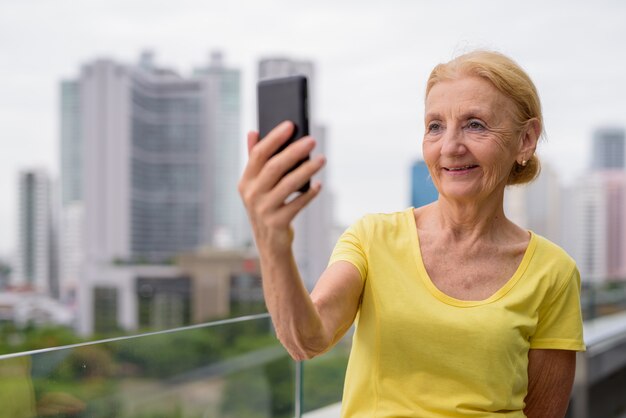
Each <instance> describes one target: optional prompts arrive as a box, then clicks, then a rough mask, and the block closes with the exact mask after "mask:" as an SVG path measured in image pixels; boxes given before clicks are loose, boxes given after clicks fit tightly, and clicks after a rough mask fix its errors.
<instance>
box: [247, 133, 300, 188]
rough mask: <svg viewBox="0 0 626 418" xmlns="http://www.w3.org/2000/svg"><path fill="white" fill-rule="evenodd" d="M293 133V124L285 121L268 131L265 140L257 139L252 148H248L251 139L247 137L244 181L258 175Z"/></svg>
mask: <svg viewBox="0 0 626 418" xmlns="http://www.w3.org/2000/svg"><path fill="white" fill-rule="evenodd" d="M292 133H293V123H291V122H289V121H286V122H283V123H281V124H279V125H278V126H276V127H275V128H274V129H272V130H271V131H270V133H269V134H267V135H266V136H265V138H258V134H257V139H256V143H254V144H253V146H252V147H251V146H250V142H251V138H250V135H249V136H248V152H249V154H248V164H246V168H245V169H244V172H243V178H244V179H251V178H254V177H256V176H257V175H258V173H259V172H260V171H261V169H262V168H263V166H264V165H265V163H266V162H267V161H268V160H269V159H270V158H271V157H272V155H274V153H275V152H276V151H278V149H279V148H280V146H281V145H283V144H284V143H285V142H286V141H287V140H288V139H289V138H290V137H291V134H292Z"/></svg>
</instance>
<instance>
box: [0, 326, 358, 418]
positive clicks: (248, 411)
mask: <svg viewBox="0 0 626 418" xmlns="http://www.w3.org/2000/svg"><path fill="white" fill-rule="evenodd" d="M347 357H348V348H347V347H346V346H345V344H340V345H338V346H337V347H336V348H335V349H334V350H332V351H331V352H329V353H327V354H325V355H324V356H321V357H320V358H317V359H314V360H312V361H309V362H306V365H303V364H302V363H295V362H294V361H292V360H291V358H290V357H289V356H288V355H287V353H286V351H285V350H284V349H283V348H282V346H281V345H280V343H279V342H278V341H277V340H276V338H275V336H274V333H273V329H272V326H271V321H270V319H269V316H268V315H267V314H260V315H253V316H246V317H240V318H235V319H229V320H224V321H217V322H212V323H208V324H202V325H196V326H189V327H184V328H178V329H173V330H168V331H163V332H154V333H148V334H142V335H137V336H131V337H121V338H113V339H108V340H102V341H94V342H90V343H84V344H76V345H71V346H65V347H55V348H51V349H43V350H36V351H30V352H23V353H14V354H9V355H4V356H0V418H4V417H7V418H8V417H11V418H21V417H36V416H38V417H70V416H71V417H90V418H109V417H111V418H112V417H116V418H161V417H162V418H165V417H167V418H217V417H220V418H222V417H224V418H241V417H246V418H266V417H267V418H270V417H271V418H282V417H284V418H292V417H300V416H302V414H303V413H305V412H307V411H313V410H320V409H321V408H323V407H325V406H328V405H332V404H336V403H337V402H339V400H340V398H341V392H342V385H343V373H344V370H345V367H346V361H347Z"/></svg>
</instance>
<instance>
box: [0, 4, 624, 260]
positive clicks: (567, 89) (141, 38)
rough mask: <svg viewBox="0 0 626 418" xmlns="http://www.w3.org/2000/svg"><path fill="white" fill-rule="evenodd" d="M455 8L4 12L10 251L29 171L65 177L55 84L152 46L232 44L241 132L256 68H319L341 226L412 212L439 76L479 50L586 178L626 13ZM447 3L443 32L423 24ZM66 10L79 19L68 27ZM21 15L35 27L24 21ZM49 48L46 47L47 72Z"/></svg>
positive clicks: (3, 248)
mask: <svg viewBox="0 0 626 418" xmlns="http://www.w3.org/2000/svg"><path fill="white" fill-rule="evenodd" d="M444 3H445V2H444ZM450 5H452V3H451V2H450V4H440V3H437V4H435V3H432V4H430V3H420V4H413V3H412V2H396V3H394V4H393V6H387V7H384V8H381V7H378V6H377V5H376V4H375V3H368V2H365V3H353V2H346V3H345V4H341V5H332V6H331V4H330V3H329V2H320V3H317V4H315V5H313V4H308V5H306V6H305V7H300V8H298V7H295V6H293V5H291V4H289V3H286V2H283V1H275V2H267V3H264V4H263V5H257V4H254V3H252V2H243V1H239V2H232V3H229V4H228V5H226V4H224V5H222V7H211V6H209V5H192V4H191V3H188V2H182V3H180V4H177V5H176V6H175V7H173V6H172V8H170V9H168V8H166V7H161V8H158V7H156V8H155V7H153V6H151V5H148V4H142V3H141V2H137V3H133V5H127V4H124V3H123V2H113V3H111V2H109V3H107V4H106V5H105V3H94V4H93V5H90V6H86V5H85V6H83V5H75V4H70V2H67V1H59V2H55V4H54V5H46V4H37V7H38V13H37V14H34V13H32V7H33V3H32V2H22V3H19V4H4V5H3V6H1V8H2V10H3V12H2V13H0V35H1V36H0V45H1V46H2V47H3V51H5V52H4V56H5V58H4V59H3V61H2V63H0V73H2V74H3V75H4V77H2V78H0V79H1V81H0V91H2V92H3V94H2V95H1V97H0V115H1V116H0V129H2V130H3V133H4V134H5V137H6V138H8V140H9V142H8V143H9V146H8V147H7V149H5V150H4V151H3V153H2V155H1V156H0V167H1V168H0V190H2V191H3V193H2V194H1V196H2V197H1V198H0V230H2V231H4V232H5V233H3V234H1V236H0V255H4V254H5V253H6V252H7V251H10V250H14V244H15V236H16V223H17V204H16V196H17V192H16V186H15V185H16V183H17V182H16V179H17V173H18V172H19V170H23V169H30V168H32V167H41V166H43V167H45V168H46V169H48V170H49V171H50V172H51V173H52V174H53V175H54V176H55V178H57V177H58V173H59V167H58V160H59V158H58V153H59V149H58V146H59V142H60V140H59V136H60V134H59V120H58V119H59V114H58V106H57V103H58V101H59V96H60V95H59V91H58V85H59V82H60V81H61V80H62V79H66V78H70V77H74V76H76V71H75V68H76V67H77V66H78V65H79V64H82V63H84V62H87V61H90V60H93V59H94V58H96V57H110V58H113V59H118V60H121V61H124V62H129V63H133V62H135V61H136V57H137V56H138V54H139V52H140V51H141V50H142V49H144V48H146V47H149V48H151V49H153V50H154V51H155V52H156V56H157V62H158V63H159V64H163V65H164V66H167V67H170V66H171V67H174V68H175V69H177V70H179V71H180V72H181V73H182V74H188V73H189V72H190V69H191V68H193V67H194V66H197V65H199V64H201V62H202V60H201V59H199V57H201V56H202V54H208V53H209V52H210V51H211V50H213V49H215V48H218V49H221V50H222V51H223V52H224V53H225V54H226V55H227V57H228V61H229V63H230V64H231V65H232V66H233V67H238V68H241V69H242V74H243V84H242V96H241V99H242V108H243V112H244V116H243V124H242V125H243V126H242V130H243V132H245V131H246V130H248V129H251V128H252V129H253V128H254V126H255V115H254V100H255V99H254V78H255V75H256V74H255V71H254V68H255V65H256V61H257V60H258V59H259V58H261V57H264V56H288V57H292V58H295V59H299V58H304V59H310V60H313V61H314V62H315V64H316V67H317V68H318V71H319V76H318V80H317V84H318V96H319V98H320V99H319V101H318V104H317V109H318V113H319V120H320V122H322V123H324V124H325V125H326V126H327V127H328V131H327V132H328V133H327V137H328V140H327V141H328V149H329V150H328V168H327V170H328V174H329V176H328V177H329V183H328V184H326V185H325V186H326V187H327V188H328V189H332V190H333V192H334V194H335V196H336V206H337V208H338V211H337V212H336V215H335V218H336V220H337V221H338V222H339V223H341V224H347V223H351V222H352V221H354V220H355V219H356V218H358V217H359V216H360V215H362V214H363V213H365V212H371V211H392V210H400V209H402V208H404V207H406V206H408V205H409V199H410V183H409V181H410V180H409V179H410V176H409V173H410V165H411V163H412V162H413V161H414V160H415V159H416V158H418V157H419V156H420V155H421V150H420V148H421V147H420V137H421V131H422V128H421V112H422V111H423V105H422V95H423V87H424V84H425V81H426V77H427V74H428V71H429V70H430V68H432V67H433V66H434V65H435V64H436V63H437V62H440V61H445V60H448V59H449V58H451V57H452V56H454V55H456V54H458V53H460V52H463V51H465V50H469V49H473V48H475V47H485V48H490V49H496V50H500V51H502V52H504V53H506V54H509V55H510V56H512V57H513V58H514V59H516V60H517V61H518V62H519V63H520V64H521V65H522V66H523V67H524V68H526V69H527V70H528V72H529V73H530V75H531V77H532V78H533V79H534V81H535V82H536V84H537V86H538V89H539V93H540V95H541V97H542V101H543V106H544V112H545V120H546V130H547V134H548V141H544V143H543V144H541V145H540V151H539V152H540V155H542V156H543V158H544V161H547V162H549V163H551V164H552V165H553V166H554V167H555V168H556V171H557V173H558V175H559V177H560V178H561V179H562V180H565V181H566V182H568V181H570V182H571V181H572V180H573V179H574V178H576V176H577V175H579V174H582V172H583V171H584V170H585V169H586V168H587V167H589V165H590V163H591V161H590V159H589V150H590V148H591V138H592V131H593V129H594V128H595V127H598V126H606V125H608V126H617V127H622V128H623V127H624V126H626V82H625V81H623V80H621V78H622V74H624V73H626V53H625V52H624V51H623V48H621V46H620V45H619V43H620V40H621V39H624V37H626V28H624V25H623V24H621V22H622V21H623V18H624V17H626V5H622V4H620V3H617V2H611V1H601V2H597V3H596V4H594V6H593V7H589V6H587V5H585V4H583V3H579V2H574V3H571V2H557V3H552V4H549V5H545V4H541V3H540V2H537V1H532V2H530V3H528V4H526V5H525V8H524V9H512V8H511V6H505V5H501V4H500V3H498V2H494V1H478V2H472V4H471V5H470V4H464V3H461V4H457V3H454V7H453V8H450V7H449V6H450ZM446 6H448V7H446ZM448 9H451V11H448ZM272 10H280V11H276V12H271V13H270V12H269V11H272ZM442 10H446V12H445V16H446V19H443V20H445V23H442V22H441V20H442V19H429V18H427V17H432V16H437V15H438V14H439V13H442V12H441V11H442ZM68 13H71V14H72V16H78V18H77V19H69V20H68V19H66V18H64V16H67V15H68ZM304 17H306V19H304ZM26 19H28V21H29V22H31V24H29V25H24V24H23V23H24V22H25V21H26ZM61 20H62V21H63V22H64V24H63V25H58V22H59V21H61ZM264 23H265V24H264ZM557 27H558V28H559V30H558V31H555V30H554V28H557ZM581 28H585V30H581ZM286 34H289V36H285V35H286ZM76 35H81V36H76ZM70 39H72V41H70ZM181 45H183V46H184V48H181ZM39 50H46V53H47V54H46V59H45V63H44V65H42V58H41V54H38V53H37V51H39ZM181 70H182V71H181ZM242 136H244V135H242ZM381 138H384V139H383V140H381ZM244 141H245V138H243V137H242V144H243V143H244ZM242 148H244V147H242ZM357 150H358V151H357ZM242 159H244V155H242ZM379 173H386V175H385V176H384V177H383V176H380V175H379Z"/></svg>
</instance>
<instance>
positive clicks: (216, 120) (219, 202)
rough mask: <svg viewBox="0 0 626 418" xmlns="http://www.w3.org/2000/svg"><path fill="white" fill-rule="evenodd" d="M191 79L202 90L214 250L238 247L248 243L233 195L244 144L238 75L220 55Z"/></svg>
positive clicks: (245, 223) (214, 55) (243, 219)
mask: <svg viewBox="0 0 626 418" xmlns="http://www.w3.org/2000/svg"><path fill="white" fill-rule="evenodd" d="M194 75H195V76H196V77H198V78H200V79H201V80H202V82H203V85H204V90H205V92H206V93H205V109H206V113H205V115H206V120H207V121H210V122H209V123H207V124H206V125H205V129H206V136H207V141H208V144H209V149H208V154H209V155H210V156H213V157H212V160H211V164H210V165H209V166H207V169H208V170H211V171H210V173H209V175H208V181H209V182H210V184H209V189H210V190H211V191H212V192H211V195H210V198H209V199H208V200H207V205H210V206H211V209H210V211H211V213H212V214H213V216H212V217H211V221H210V222H211V225H210V229H211V230H212V231H213V232H212V237H210V238H211V239H210V242H211V243H212V244H213V246H215V247H221V248H225V247H226V248H228V247H241V246H242V245H243V244H244V243H246V242H247V241H249V240H250V238H251V232H250V229H249V226H248V221H247V219H246V214H245V211H244V207H243V203H242V201H241V198H240V197H239V194H238V192H237V182H238V180H239V176H240V174H241V173H240V164H239V163H238V161H239V153H240V145H241V144H244V143H245V138H244V137H243V136H242V134H241V129H240V119H241V118H240V115H241V91H240V80H241V74H240V71H239V70H238V69H233V68H228V67H226V66H225V64H224V57H223V55H222V53H221V52H213V53H212V54H211V58H210V62H209V65H208V66H206V67H203V68H197V69H196V70H195V71H194Z"/></svg>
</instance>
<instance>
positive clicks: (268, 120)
mask: <svg viewBox="0 0 626 418" xmlns="http://www.w3.org/2000/svg"><path fill="white" fill-rule="evenodd" d="M307 92H308V88H307V79H306V77H304V76H291V77H282V78H274V79H268V80H263V81H260V82H259V83H258V85H257V101H258V117H259V137H260V138H261V139H263V138H265V136H267V134H269V133H270V131H271V130H272V129H274V128H275V127H276V126H277V125H279V124H280V123H282V122H284V121H286V120H289V121H291V122H292V123H293V124H294V131H293V134H292V135H291V137H290V138H289V140H288V141H287V142H286V143H285V144H284V145H283V146H281V147H280V149H278V151H276V153H279V152H281V151H283V150H284V149H285V148H286V147H287V146H288V145H289V144H291V143H292V142H294V141H296V140H298V139H300V138H302V137H305V136H307V135H309V112H308V94H307ZM308 159H309V157H308V156H307V158H305V159H303V160H302V161H300V162H298V163H297V164H296V165H295V166H294V167H293V168H292V169H291V170H294V169H295V168H297V167H298V166H299V165H300V164H302V163H303V162H305V161H306V160H308ZM291 170H290V171H291ZM309 187H310V183H309V182H307V183H306V184H305V185H304V186H303V187H302V188H301V189H300V192H303V193H304V192H306V191H307V190H308V189H309Z"/></svg>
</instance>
